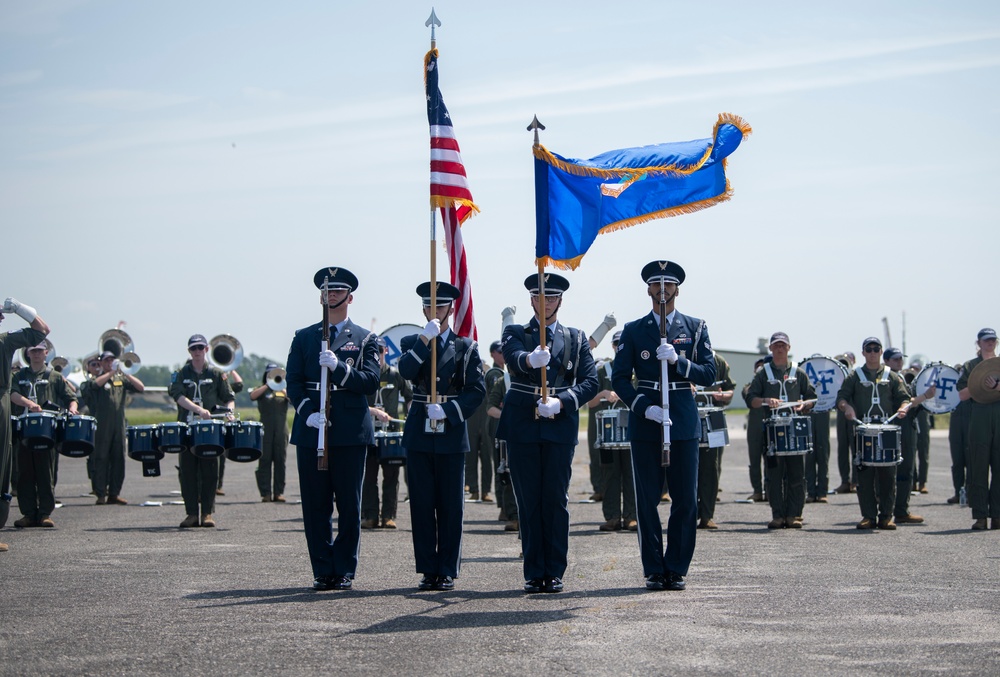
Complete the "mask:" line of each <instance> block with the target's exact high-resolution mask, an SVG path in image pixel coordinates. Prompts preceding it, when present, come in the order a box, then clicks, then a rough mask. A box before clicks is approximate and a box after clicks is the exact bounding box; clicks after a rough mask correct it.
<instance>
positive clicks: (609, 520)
mask: <svg viewBox="0 0 1000 677" xmlns="http://www.w3.org/2000/svg"><path fill="white" fill-rule="evenodd" d="M621 337H622V333H621V332H620V331H617V332H615V334H614V336H613V337H612V338H611V350H612V352H614V351H615V350H617V349H618V344H619V342H620V341H621ZM613 368H614V359H610V360H605V361H603V362H601V363H600V364H599V365H598V366H597V388H598V391H597V394H596V395H594V397H593V399H591V400H590V401H589V402H587V409H588V410H589V414H588V415H589V417H590V418H591V419H593V420H594V423H595V426H594V430H595V431H597V426H596V419H597V415H596V414H597V412H599V411H604V410H606V409H608V408H609V407H611V406H614V405H616V404H617V403H618V402H619V401H620V400H619V399H618V395H617V394H615V391H614V387H613V386H612V385H611V372H612V370H613ZM587 427H588V428H589V427H590V425H589V421H588V426H587ZM595 437H596V434H595ZM589 441H590V440H589V435H588V442H589ZM595 441H596V440H595ZM597 451H598V452H600V454H599V455H598V461H599V462H600V465H601V479H602V482H603V485H604V488H603V494H604V495H603V496H602V497H601V511H602V512H603V513H604V520H605V522H604V524H602V525H601V526H599V527H598V529H599V530H600V531H621V530H622V529H627V530H629V531H636V530H638V529H639V523H638V522H637V521H636V519H635V484H634V483H633V482H632V455H631V452H630V451H629V450H628V449H598V450H597ZM602 455H603V458H601V456H602Z"/></svg>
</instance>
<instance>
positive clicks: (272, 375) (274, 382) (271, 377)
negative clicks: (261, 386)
mask: <svg viewBox="0 0 1000 677" xmlns="http://www.w3.org/2000/svg"><path fill="white" fill-rule="evenodd" d="M264 379H265V383H267V387H268V388H270V389H271V390H273V391H275V392H281V391H282V390H284V389H285V388H287V387H288V383H286V382H285V370H284V369H282V368H281V367H275V368H274V369H272V370H271V371H269V372H267V373H266V374H264Z"/></svg>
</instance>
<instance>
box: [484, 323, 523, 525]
mask: <svg viewBox="0 0 1000 677" xmlns="http://www.w3.org/2000/svg"><path fill="white" fill-rule="evenodd" d="M504 326H505V327H506V325H504ZM490 356H491V357H492V358H493V368H492V369H490V370H489V371H488V372H486V376H485V379H484V380H485V382H486V415H487V416H489V417H490V436H491V437H492V438H493V447H494V449H493V454H494V456H493V457H494V459H495V462H496V466H497V507H499V508H500V521H501V522H503V523H504V531H518V532H519V531H520V530H521V522H520V520H519V519H518V514H517V499H516V498H514V487H513V486H512V485H511V483H510V464H508V463H507V458H506V454H507V452H506V445H507V440H504V439H503V438H501V437H500V436H499V434H498V433H499V431H500V417H501V416H502V415H503V401H504V399H505V398H506V397H507V386H508V385H509V384H510V372H508V371H507V363H506V362H505V361H504V358H503V343H502V342H500V341H494V342H493V343H491V344H490ZM497 369H499V370H500V373H499V374H495V373H494V372H495V371H496V370H497ZM494 376H495V378H494ZM501 445H503V447H504V449H505V451H504V452H503V458H502V459H501Z"/></svg>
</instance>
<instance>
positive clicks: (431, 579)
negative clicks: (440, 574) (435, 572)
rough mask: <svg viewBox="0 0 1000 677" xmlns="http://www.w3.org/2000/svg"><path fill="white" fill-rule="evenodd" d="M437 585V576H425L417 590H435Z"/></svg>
mask: <svg viewBox="0 0 1000 677" xmlns="http://www.w3.org/2000/svg"><path fill="white" fill-rule="evenodd" d="M436 584H437V576H431V575H429V574H424V577H423V578H421V579H420V583H418V584H417V589H419V590H433V589H434V586H435V585H436Z"/></svg>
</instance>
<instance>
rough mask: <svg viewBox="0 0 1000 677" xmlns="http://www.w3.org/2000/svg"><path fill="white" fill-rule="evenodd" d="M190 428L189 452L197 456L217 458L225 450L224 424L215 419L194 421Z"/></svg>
mask: <svg viewBox="0 0 1000 677" xmlns="http://www.w3.org/2000/svg"><path fill="white" fill-rule="evenodd" d="M188 428H189V429H190V430H191V453H192V454H194V455H195V456H197V457H198V458H218V457H219V456H222V454H223V453H225V451H226V424H225V422H224V421H219V420H216V419H205V420H203V421H195V422H194V423H191V424H189V425H188Z"/></svg>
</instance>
